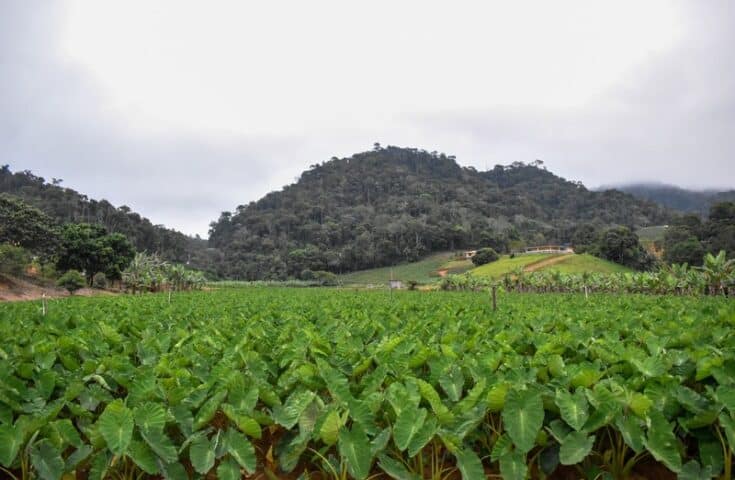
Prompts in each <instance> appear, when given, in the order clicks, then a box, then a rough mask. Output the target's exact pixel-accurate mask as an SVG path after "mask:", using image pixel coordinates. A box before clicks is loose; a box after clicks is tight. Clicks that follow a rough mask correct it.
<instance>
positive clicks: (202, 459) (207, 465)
mask: <svg viewBox="0 0 735 480" xmlns="http://www.w3.org/2000/svg"><path fill="white" fill-rule="evenodd" d="M214 447H215V445H214V441H212V440H208V439H207V437H205V436H203V435H198V436H197V437H196V438H194V440H192V442H191V444H190V445H189V459H190V460H191V465H192V466H193V467H194V470H196V471H197V472H199V473H201V474H202V475H205V474H206V473H207V472H209V471H210V470H211V469H212V467H213V466H214Z"/></svg>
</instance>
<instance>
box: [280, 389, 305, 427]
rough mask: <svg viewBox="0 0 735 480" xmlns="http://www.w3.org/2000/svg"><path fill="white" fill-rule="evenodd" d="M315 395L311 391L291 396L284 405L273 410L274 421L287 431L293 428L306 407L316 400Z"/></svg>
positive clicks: (295, 393)
mask: <svg viewBox="0 0 735 480" xmlns="http://www.w3.org/2000/svg"><path fill="white" fill-rule="evenodd" d="M314 397H315V394H314V392H312V391H309V390H300V391H296V392H294V393H292V394H291V396H289V397H288V399H287V400H286V403H285V404H283V405H279V406H276V407H275V408H274V409H273V420H275V421H276V423H278V424H280V425H283V426H284V427H286V428H287V429H291V428H293V426H294V425H296V424H297V423H298V421H299V417H300V416H301V414H302V413H303V412H304V410H306V407H308V406H309V404H310V403H311V402H312V401H313V400H314Z"/></svg>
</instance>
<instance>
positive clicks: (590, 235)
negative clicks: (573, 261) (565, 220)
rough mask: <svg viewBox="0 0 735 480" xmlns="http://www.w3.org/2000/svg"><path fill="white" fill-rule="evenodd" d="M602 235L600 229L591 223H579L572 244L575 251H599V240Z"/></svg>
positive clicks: (593, 252)
mask: <svg viewBox="0 0 735 480" xmlns="http://www.w3.org/2000/svg"><path fill="white" fill-rule="evenodd" d="M599 237H600V232H599V230H598V229H597V228H596V227H595V226H594V225H592V224H590V223H583V224H581V225H578V226H577V228H576V229H575V230H574V234H573V235H572V246H573V247H574V252H575V253H591V254H593V255H594V254H595V253H596V252H597V240H598V239H599Z"/></svg>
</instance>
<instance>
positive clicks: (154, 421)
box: [133, 402, 166, 431]
mask: <svg viewBox="0 0 735 480" xmlns="http://www.w3.org/2000/svg"><path fill="white" fill-rule="evenodd" d="M133 415H134V416H135V424H136V425H137V426H138V427H139V428H140V429H141V430H147V431H153V430H157V431H160V430H163V427H165V426H166V409H164V408H163V406H162V405H160V404H158V403H152V402H146V403H144V404H142V405H140V406H137V407H135V408H134V409H133Z"/></svg>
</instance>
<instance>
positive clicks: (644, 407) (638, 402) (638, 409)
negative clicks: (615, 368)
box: [628, 392, 653, 418]
mask: <svg viewBox="0 0 735 480" xmlns="http://www.w3.org/2000/svg"><path fill="white" fill-rule="evenodd" d="M652 405H653V400H651V399H650V398H648V397H647V396H646V395H644V394H642V393H637V392H636V393H634V394H633V395H632V396H631V398H630V401H629V402H628V407H629V408H630V410H631V411H632V412H633V413H635V414H636V415H638V416H639V417H641V418H644V417H645V415H646V412H648V409H649V408H651V406H652Z"/></svg>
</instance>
